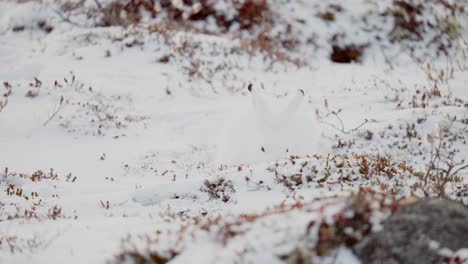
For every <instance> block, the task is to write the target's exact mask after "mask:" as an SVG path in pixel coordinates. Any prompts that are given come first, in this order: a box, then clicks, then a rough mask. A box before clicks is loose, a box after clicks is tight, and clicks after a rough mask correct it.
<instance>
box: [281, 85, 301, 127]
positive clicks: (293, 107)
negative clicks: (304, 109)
mask: <svg viewBox="0 0 468 264" xmlns="http://www.w3.org/2000/svg"><path fill="white" fill-rule="evenodd" d="M304 97H305V93H304V90H301V89H299V90H297V94H296V95H295V96H294V98H293V99H292V100H291V102H289V104H288V106H287V107H286V109H285V110H284V111H283V112H282V113H281V116H280V117H281V118H280V119H281V121H282V122H287V120H289V119H290V118H291V117H292V116H293V115H294V114H295V113H296V112H297V109H299V106H300V105H301V103H302V101H304Z"/></svg>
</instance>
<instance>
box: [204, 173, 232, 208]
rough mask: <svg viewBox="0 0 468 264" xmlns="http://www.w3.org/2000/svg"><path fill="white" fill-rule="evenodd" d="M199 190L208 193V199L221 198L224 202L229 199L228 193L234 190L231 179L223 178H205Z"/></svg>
mask: <svg viewBox="0 0 468 264" xmlns="http://www.w3.org/2000/svg"><path fill="white" fill-rule="evenodd" d="M200 190H201V191H202V192H206V193H208V195H209V196H210V199H221V201H223V202H225V203H226V202H228V201H229V200H230V199H231V196H230V195H231V194H232V193H234V192H235V191H236V190H235V189H234V185H233V183H232V181H230V180H228V181H227V180H225V179H224V178H219V179H217V180H214V181H209V180H205V181H204V182H203V186H202V187H201V189H200Z"/></svg>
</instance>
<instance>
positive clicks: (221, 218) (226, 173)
mask: <svg viewBox="0 0 468 264" xmlns="http://www.w3.org/2000/svg"><path fill="white" fill-rule="evenodd" d="M103 2H105V1H103ZM227 2H228V1H227ZM282 2H284V1H279V0H277V1H268V3H270V4H271V5H272V6H273V7H276V8H275V11H276V12H278V13H279V14H282V16H281V17H279V18H275V19H277V20H278V21H279V22H277V24H276V25H275V26H278V25H279V26H278V29H277V30H278V32H280V35H281V34H283V31H281V30H283V29H284V28H282V27H281V25H283V24H281V23H289V22H291V23H293V22H294V21H296V22H297V21H299V22H297V23H296V22H294V23H296V24H294V25H293V26H291V28H292V29H293V31H294V30H297V32H295V33H294V34H296V35H297V37H298V41H299V44H298V45H299V46H298V48H296V49H294V51H291V52H290V53H287V56H290V58H291V59H289V58H288V59H281V58H283V57H284V56H283V57H282V56H280V55H281V54H283V53H284V52H287V51H288V49H287V48H285V51H281V53H277V54H276V55H274V56H273V55H272V54H271V53H270V52H269V51H265V50H263V49H260V50H258V49H256V48H251V46H249V44H246V42H248V41H251V40H248V37H247V38H246V39H247V40H245V39H243V38H242V37H239V36H237V35H236V33H235V32H234V31H235V29H231V31H232V32H227V33H226V32H223V33H219V32H216V34H215V33H213V32H210V33H209V34H204V33H203V30H191V31H190V32H188V31H184V30H180V29H177V27H176V29H171V30H170V31H164V30H161V29H154V27H155V26H154V24H151V21H152V20H151V19H150V18H147V19H145V20H143V21H141V23H140V24H139V25H137V26H131V27H128V28H124V27H118V26H115V27H95V26H94V24H93V21H94V20H93V18H89V17H88V18H87V17H86V16H85V15H83V14H81V15H80V14H79V12H78V11H79V10H78V11H77V10H75V11H74V12H75V13H73V14H72V15H71V16H66V14H65V15H64V14H62V11H60V4H59V3H60V1H3V2H0V81H2V83H3V84H2V86H1V87H0V91H1V93H2V94H3V95H4V96H3V97H2V98H1V99H0V109H2V110H1V111H0V190H1V193H0V263H64V262H67V263H121V262H124V261H126V260H128V261H130V259H133V260H134V261H138V260H141V259H138V258H139V257H141V258H143V257H142V256H144V257H147V258H150V259H152V260H153V262H154V263H164V261H166V260H172V261H173V262H174V263H283V262H285V261H290V262H289V263H296V262H291V261H294V260H293V258H294V257H295V256H294V254H293V253H294V252H300V251H301V249H302V248H314V249H316V251H315V254H313V255H310V256H309V255H307V257H309V258H314V259H316V260H317V261H318V262H323V263H328V262H330V263H359V260H358V259H357V257H356V256H354V255H353V253H352V252H351V250H350V249H349V247H348V246H349V244H346V243H344V242H343V243H339V242H336V238H335V243H334V244H333V243H331V245H328V244H327V243H326V242H324V241H326V239H325V238H323V233H322V232H324V231H323V230H324V229H323V228H324V225H323V223H328V224H329V225H332V224H333V223H334V222H336V221H339V219H342V218H343V217H344V218H345V219H348V220H350V221H357V223H360V222H359V221H363V220H362V219H361V220H360V219H358V218H356V215H357V213H358V212H361V211H360V210H364V213H365V214H366V215H367V216H369V219H368V220H367V221H370V223H372V230H378V229H379V225H380V223H381V222H382V220H383V219H385V218H386V217H387V216H388V215H389V214H390V213H391V211H392V210H394V204H395V203H403V202H401V201H407V200H410V199H413V198H422V197H437V196H438V195H440V194H441V188H439V187H440V181H439V180H440V179H437V178H436V177H426V176H427V173H426V172H427V171H428V170H427V168H428V165H429V164H430V162H431V159H432V158H434V155H431V153H434V149H436V148H437V147H440V149H441V155H440V156H441V160H440V162H439V163H441V164H445V163H444V162H445V161H448V162H450V161H453V162H459V163H460V164H455V169H456V168H459V167H462V166H463V165H464V163H463V162H464V160H466V157H467V156H468V147H467V145H466V140H467V136H468V126H467V125H468V112H467V109H468V108H467V104H468V88H467V86H468V73H467V71H468V58H465V57H463V56H466V55H467V54H468V52H467V46H466V42H463V39H464V40H466V39H467V38H468V35H467V34H466V33H467V32H468V31H467V30H466V26H468V25H467V23H468V19H466V13H465V17H461V18H460V21H459V22H457V23H459V24H457V25H458V26H457V27H456V28H457V29H458V30H459V35H457V37H456V38H454V39H453V40H451V42H450V43H451V44H453V47H450V49H449V53H450V54H452V55H453V54H456V55H453V56H452V57H450V58H451V59H448V58H447V57H446V56H437V55H435V53H436V52H432V51H433V47H432V46H430V45H423V48H421V47H419V46H417V45H420V43H419V42H418V43H419V44H414V45H415V47H416V52H415V54H410V52H409V51H408V50H407V46H408V45H410V44H408V43H406V44H405V45H403V44H402V45H397V44H395V45H393V44H390V42H388V43H381V42H376V41H374V38H375V36H374V35H373V34H374V33H372V32H371V31H369V33H368V34H364V33H363V32H368V31H366V30H362V27H364V24H366V25H368V24H367V22H366V23H364V22H363V20H362V19H361V18H362V17H363V16H364V15H366V14H371V11H372V10H379V11H381V12H383V11H384V10H385V8H388V6H390V4H391V3H392V1H375V3H373V4H369V3H368V2H369V1H357V0H356V1H346V4H342V7H341V8H342V9H343V10H340V11H336V14H335V15H336V19H335V20H333V21H332V22H331V21H329V22H326V21H324V20H323V19H320V18H318V17H319V15H318V14H322V13H320V12H325V11H323V10H326V9H327V8H331V9H333V10H336V9H338V7H337V6H338V5H332V4H333V2H332V1H326V3H325V2H322V1H310V3H308V1H297V3H289V1H286V2H288V3H282ZM293 2H294V1H293ZM303 2H307V3H303ZM339 2H340V1H338V2H337V3H339ZM370 2H372V1H370ZM86 5H89V6H95V1H85V6H86ZM219 5H220V6H219V7H217V8H220V9H222V8H223V6H222V5H221V4H219ZM282 6H284V9H280V8H277V7H282ZM434 6H435V7H437V6H436V5H435V4H434ZM466 7H467V5H466V4H465V8H466ZM83 8H84V7H83ZM225 11H226V12H227V13H229V12H228V11H229V9H226V10H225ZM366 12H367V13H366ZM340 14H342V15H340ZM366 17H367V18H368V19H370V20H371V21H372V23H370V24H379V25H382V28H384V29H387V31H390V28H391V25H393V24H392V22H391V21H379V19H380V18H379V16H378V15H368V16H366ZM196 23H199V24H200V25H199V24H196ZM196 23H195V24H196V27H203V26H206V27H207V28H214V30H213V31H216V25H215V24H213V23H214V22H213V21H211V22H210V21H208V22H206V23H207V24H206V25H204V24H203V23H204V22H203V21H202V22H200V21H197V22H196ZM161 24H164V19H163V22H161V21H157V23H156V25H161ZM283 26H284V25H283ZM48 27H51V28H48ZM358 28H359V33H356V32H357V29H358ZM275 30H276V29H271V31H272V32H274V31H275ZM355 31H356V32H355ZM376 31H377V33H378V34H384V32H386V31H385V30H382V31H380V30H376ZM233 32H234V33H233ZM240 32H243V31H240ZM336 32H347V33H348V35H347V36H348V37H347V38H346V40H347V41H350V42H351V43H356V44H359V45H361V44H366V45H370V46H369V47H367V48H366V49H365V50H366V52H365V53H364V55H363V57H362V58H361V59H360V60H361V63H350V64H339V63H334V62H331V61H330V60H329V56H328V54H329V53H330V52H331V50H332V47H331V46H329V45H328V44H327V43H328V42H329V41H331V40H330V38H332V36H333V34H334V33H336ZM377 33H376V34H377ZM242 34H247V35H248V34H254V33H252V32H250V33H246V32H243V33H242ZM291 34H292V33H291ZM378 34H377V35H378ZM428 34H429V33H428ZM281 36H283V35H281ZM308 36H313V39H314V40H313V41H312V42H313V43H314V44H310V43H309V44H307V43H308V41H307V38H308ZM425 37H426V36H425ZM432 37H433V36H428V37H427V38H432ZM345 42H346V41H345ZM425 53H428V54H432V55H433V56H429V55H425ZM421 54H422V55H421ZM298 58H299V59H300V61H301V63H298V60H297V59H298ZM250 83H252V87H253V89H254V90H253V91H254V92H255V93H254V94H253V93H252V92H249V90H248V85H249V84H250ZM298 90H302V91H303V93H304V96H303V98H299V97H302V92H298ZM255 96H257V97H258V98H260V99H258V98H257V99H255V98H256V97H255ZM298 96H299V97H298ZM252 97H254V98H252ZM297 98H299V99H297ZM259 100H260V104H261V105H260V106H259ZM294 100H299V101H302V102H301V104H300V106H299V107H298V109H296V110H297V111H288V110H287V109H288V104H289V103H290V102H291V101H292V102H293V105H296V101H294ZM1 106H4V107H3V108H2V107H1ZM285 109H286V110H285ZM282 114H284V115H285V116H282ZM283 121H284V122H283ZM278 122H282V123H278ZM273 123H274V124H273ZM265 124H268V125H265ZM271 124H273V125H271ZM440 141H443V142H442V144H439V142H440ZM431 150H432V152H431ZM441 166H445V165H441ZM444 168H445V167H444ZM431 173H433V171H432V172H431ZM431 175H432V174H431ZM452 176H453V177H452ZM441 177H442V176H441ZM426 178H427V179H426ZM442 189H443V194H444V195H445V196H447V197H449V198H451V199H455V200H459V201H462V202H463V203H465V204H468V192H467V189H468V174H467V170H460V171H459V172H458V173H457V174H456V175H451V177H450V179H448V180H447V182H446V183H444V186H442ZM369 196H370V198H369ZM356 199H357V200H359V201H361V203H365V206H363V205H362V204H360V203H359V202H356ZM363 208H365V209H363ZM361 213H362V212H361ZM337 219H338V220H337ZM353 223H354V222H353ZM349 228H350V230H351V231H350V230H348V229H349ZM349 228H348V229H346V230H347V231H346V232H344V231H343V232H344V233H346V236H348V235H350V232H351V233H353V232H355V233H356V234H353V236H356V239H360V238H361V237H362V236H363V235H365V234H367V233H368V232H369V231H372V230H364V229H362V228H361V226H358V227H356V226H351V227H349ZM360 228H361V229H360ZM344 233H343V234H341V233H339V235H337V234H338V233H335V235H336V236H337V237H341V236H344ZM327 245H328V246H327ZM137 253H138V254H141V255H142V256H137V255H138V254H137ZM298 254H299V253H298ZM304 254H305V253H303V255H304ZM297 263H299V262H297ZM304 263H307V262H304ZM314 263H315V262H314Z"/></svg>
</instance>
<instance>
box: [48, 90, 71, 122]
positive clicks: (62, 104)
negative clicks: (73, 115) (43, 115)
mask: <svg viewBox="0 0 468 264" xmlns="http://www.w3.org/2000/svg"><path fill="white" fill-rule="evenodd" d="M67 103H68V100H65V99H64V97H63V96H60V100H59V103H58V106H57V107H56V108H55V110H54V112H53V113H52V114H51V115H50V116H49V118H48V119H47V120H46V121H45V122H44V124H43V126H47V124H48V123H49V122H50V121H51V120H52V119H54V117H55V116H57V114H58V113H59V112H60V111H61V110H62V109H63V108H64V107H65V105H66V104H67Z"/></svg>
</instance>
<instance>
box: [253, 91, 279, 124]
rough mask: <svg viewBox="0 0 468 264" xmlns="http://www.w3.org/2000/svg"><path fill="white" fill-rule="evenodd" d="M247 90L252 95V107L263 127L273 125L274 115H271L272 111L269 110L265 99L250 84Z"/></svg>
mask: <svg viewBox="0 0 468 264" xmlns="http://www.w3.org/2000/svg"><path fill="white" fill-rule="evenodd" d="M247 89H248V90H249V92H250V93H251V94H252V105H253V109H254V111H255V114H256V115H257V117H258V119H259V120H258V121H259V122H260V123H261V125H267V126H269V125H271V122H272V119H273V115H272V114H271V112H270V109H268V107H267V104H266V102H265V100H264V99H263V97H262V96H261V95H260V93H259V92H258V90H257V89H254V88H253V85H252V84H249V86H248V87H247Z"/></svg>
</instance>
